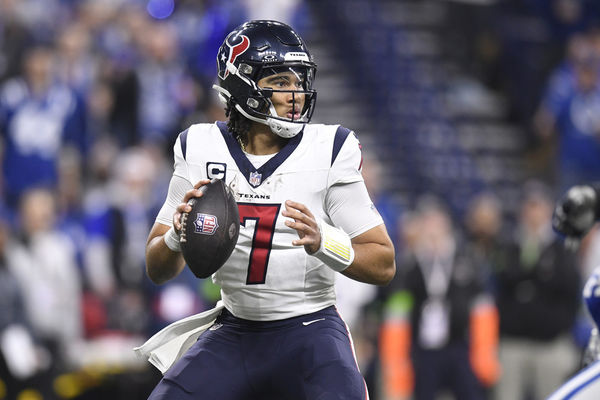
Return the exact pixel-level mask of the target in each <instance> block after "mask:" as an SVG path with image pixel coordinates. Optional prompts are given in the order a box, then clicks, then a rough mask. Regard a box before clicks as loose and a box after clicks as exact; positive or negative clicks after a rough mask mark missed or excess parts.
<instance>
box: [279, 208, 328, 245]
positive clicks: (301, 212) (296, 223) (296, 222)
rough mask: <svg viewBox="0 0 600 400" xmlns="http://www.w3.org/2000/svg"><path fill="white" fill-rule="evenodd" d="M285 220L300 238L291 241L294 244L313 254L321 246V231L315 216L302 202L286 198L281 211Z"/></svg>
mask: <svg viewBox="0 0 600 400" xmlns="http://www.w3.org/2000/svg"><path fill="white" fill-rule="evenodd" d="M281 215H283V216H284V217H288V218H292V219H293V221H292V220H286V221H285V224H286V225H287V226H289V227H290V228H292V229H295V230H296V232H298V236H299V237H300V239H298V240H294V241H292V244H293V245H294V246H304V249H305V250H306V252H307V253H308V254H314V253H316V252H317V250H319V247H320V246H321V232H320V231H319V224H318V223H317V220H316V219H315V216H314V215H313V214H312V213H311V212H310V210H309V209H308V208H307V207H306V206H305V205H304V204H302V203H297V202H295V201H291V200H286V202H285V210H283V211H282V212H281Z"/></svg>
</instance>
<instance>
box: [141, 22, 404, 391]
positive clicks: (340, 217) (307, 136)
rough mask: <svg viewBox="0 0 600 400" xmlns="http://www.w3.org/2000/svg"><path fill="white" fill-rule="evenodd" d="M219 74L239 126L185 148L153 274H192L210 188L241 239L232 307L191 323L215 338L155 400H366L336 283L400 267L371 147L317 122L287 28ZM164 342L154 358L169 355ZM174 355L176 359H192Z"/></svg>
mask: <svg viewBox="0 0 600 400" xmlns="http://www.w3.org/2000/svg"><path fill="white" fill-rule="evenodd" d="M217 66H218V84H216V85H214V88H215V89H216V90H217V91H218V93H219V97H220V99H221V100H222V101H223V102H224V103H225V104H226V115H227V116H228V118H229V119H228V121H227V122H216V123H214V124H197V125H192V126H191V127H189V128H188V129H187V130H185V131H184V132H182V133H181V134H180V135H179V137H178V138H177V140H176V143H175V145H174V153H175V167H174V168H175V171H174V174H173V177H172V179H171V183H170V186H169V192H168V195H167V199H166V201H165V203H164V206H163V208H162V209H161V211H160V212H159V214H158V217H157V219H156V223H155V224H154V226H153V228H152V230H151V232H150V235H149V238H148V243H147V248H146V263H147V273H148V276H149V277H150V279H151V280H152V281H153V282H155V283H157V284H161V283H164V282H167V281H168V280H170V279H172V278H174V277H175V276H177V275H178V274H179V273H180V272H181V271H182V270H183V269H184V268H185V261H184V259H183V257H182V256H181V253H180V247H179V232H180V229H181V223H180V216H181V214H182V213H184V212H189V211H190V210H191V207H190V206H189V205H187V202H188V200H189V199H190V198H192V197H201V195H202V194H201V191H200V190H199V189H200V188H201V187H202V186H203V185H205V184H207V183H208V182H209V181H210V179H213V178H218V179H223V180H224V181H225V183H226V184H227V185H228V186H229V187H230V188H231V189H232V190H233V192H234V193H235V195H236V200H237V202H238V207H239V213H240V223H241V227H240V235H239V239H238V242H237V245H236V248H235V250H234V251H233V254H232V255H231V257H230V258H229V260H228V261H227V262H226V263H225V265H223V267H221V269H220V270H219V271H217V272H216V273H215V274H214V275H213V280H214V281H215V283H217V284H218V285H219V286H220V287H221V297H222V302H220V304H219V305H218V306H217V307H216V308H215V309H214V310H210V311H208V312H206V313H203V314H202V316H198V319H197V320H196V322H195V325H194V324H192V325H190V326H189V328H190V329H200V327H202V326H205V327H208V326H210V328H209V329H208V330H205V331H204V332H203V333H201V334H200V333H198V335H200V336H199V339H198V340H197V341H195V343H193V345H191V348H190V349H189V350H188V351H187V352H186V353H185V354H183V356H182V357H181V358H180V359H179V360H178V361H176V362H175V363H174V364H171V363H170V362H167V363H166V364H165V361H164V360H158V361H156V360H154V361H153V363H154V364H155V365H160V366H162V368H161V370H162V372H163V373H164V378H163V379H162V380H161V381H160V383H159V384H158V386H157V387H156V388H155V390H154V391H153V393H152V394H151V396H150V398H151V399H173V398H177V399H192V398H194V399H199V398H203V399H204V398H206V399H220V400H228V399H231V400H233V399H254V398H256V399H271V398H273V399H288V400H291V399H317V398H318V399H366V398H368V394H367V388H366V385H365V383H364V379H363V377H362V376H361V373H360V372H359V369H358V367H357V363H356V360H355V357H354V350H353V345H352V339H351V337H350V334H349V333H348V330H347V327H346V324H345V323H344V321H343V320H342V319H341V317H340V316H339V314H338V312H337V310H336V308H335V303H336V299H335V291H334V282H335V276H336V272H341V273H343V274H344V275H346V276H347V277H350V278H352V279H355V280H358V281H361V282H366V283H370V284H376V285H386V284H387V283H389V282H390V280H391V279H392V278H393V276H394V273H395V262H394V246H393V244H392V242H391V240H390V238H389V236H388V233H387V231H386V228H385V225H384V223H383V220H382V218H381V216H380V215H379V213H378V212H377V210H376V208H375V206H374V205H373V203H372V201H371V199H370V198H369V194H368V192H367V189H366V187H365V184H364V182H363V178H362V176H361V167H362V157H361V151H360V145H359V142H358V140H357V138H356V136H355V135H354V134H353V132H352V131H351V130H349V129H346V128H344V127H342V126H339V125H317V124H313V125H309V124H308V123H309V122H310V119H311V116H312V113H313V111H314V107H315V101H316V91H315V90H314V89H313V88H312V84H313V80H314V77H315V72H316V64H315V63H314V62H313V59H312V58H311V56H310V54H309V52H308V50H307V48H306V45H305V43H304V42H303V40H302V39H301V38H300V37H299V35H298V34H297V33H296V32H295V31H294V30H293V29H292V28H290V27H289V26H288V25H285V24H283V23H280V22H276V21H265V20H256V21H250V22H247V23H245V24H243V25H241V26H239V27H238V28H236V29H235V30H234V31H233V32H231V33H230V34H229V35H228V36H227V38H226V39H225V41H224V43H223V44H222V46H221V48H220V49H219V52H218V55H217ZM215 318H216V322H214V323H213V321H214V320H215ZM176 324H177V323H176ZM181 326H182V325H179V326H177V325H174V326H173V327H172V328H173V330H172V331H171V332H172V333H173V335H170V337H173V336H177V335H180V334H181V333H182V330H181V329H177V328H178V327H179V328H180V327H181ZM166 329H167V332H169V331H168V329H169V328H166ZM204 329H205V328H204ZM200 330H202V329H200ZM157 335H158V338H159V339H160V337H165V336H169V335H168V334H167V335H164V336H161V332H159V334H157ZM156 338H157V337H155V338H153V339H155V340H157V339H156ZM193 338H194V339H195V337H193ZM153 339H150V341H149V342H147V345H145V346H142V350H143V351H142V353H143V354H147V355H150V356H151V358H152V357H154V358H156V357H159V358H160V356H159V355H158V354H157V353H156V352H154V353H152V350H153V349H152V348H154V350H156V348H157V346H153V345H152V346H150V344H152V343H153ZM187 342H188V343H189V341H187ZM176 347H177V348H176V349H174V350H173V351H171V352H170V353H177V354H178V355H180V354H181V353H182V351H181V350H180V348H181V346H176ZM183 348H185V346H184V347H183ZM175 358H177V357H175ZM151 361H152V360H151ZM171 365H172V366H171Z"/></svg>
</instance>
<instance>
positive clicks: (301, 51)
mask: <svg viewBox="0 0 600 400" xmlns="http://www.w3.org/2000/svg"><path fill="white" fill-rule="evenodd" d="M217 68H218V84H216V85H213V88H214V89H216V90H217V91H218V92H219V98H221V100H222V101H224V102H229V103H230V104H232V105H234V107H235V108H236V110H237V111H239V112H240V113H241V114H242V115H244V116H245V117H246V118H248V119H250V120H252V121H255V122H259V123H262V124H265V125H268V126H269V127H270V128H271V130H272V131H273V132H274V133H275V134H277V135H279V136H282V137H293V136H295V135H297V134H298V133H299V132H300V131H301V130H302V128H303V127H304V124H306V123H308V122H309V121H310V119H311V117H312V114H313V111H314V106H315V102H316V95H317V93H316V91H315V90H313V89H312V84H313V81H314V77H315V73H316V65H315V63H314V62H313V61H312V59H311V56H310V54H309V53H308V49H307V48H306V45H305V44H304V42H303V41H302V39H301V38H300V36H298V34H296V33H295V32H294V31H293V30H292V28H290V27H289V26H288V25H286V24H283V23H280V22H276V21H262V20H261V21H250V22H247V23H245V24H243V25H241V26H240V27H238V28H236V29H235V30H234V31H233V32H231V33H230V34H229V35H228V36H227V38H226V39H225V41H224V42H223V44H222V45H221V47H220V49H219V52H218V55H217ZM272 75H284V76H288V77H290V79H291V80H294V81H295V82H296V83H297V85H296V86H295V87H294V88H293V90H290V89H289V88H286V89H285V90H283V89H278V88H277V87H269V86H268V85H267V86H265V85H261V86H263V87H261V86H259V85H258V82H259V81H260V80H261V79H263V78H267V77H269V76H272ZM279 93H291V99H292V101H291V105H292V107H293V109H294V110H297V108H298V107H299V104H300V103H301V96H303V100H304V102H303V104H302V109H301V110H297V111H294V112H292V113H291V115H290V113H288V115H286V116H281V115H278V114H277V112H276V111H275V106H274V104H273V102H272V97H273V96H274V95H278V94H279Z"/></svg>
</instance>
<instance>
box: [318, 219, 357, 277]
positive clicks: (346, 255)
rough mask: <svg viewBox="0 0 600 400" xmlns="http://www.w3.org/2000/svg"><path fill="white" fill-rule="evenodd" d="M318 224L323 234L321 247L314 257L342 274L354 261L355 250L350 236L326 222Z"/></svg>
mask: <svg viewBox="0 0 600 400" xmlns="http://www.w3.org/2000/svg"><path fill="white" fill-rule="evenodd" d="M318 223H319V231H320V232H321V246H320V247H319V250H318V251H317V252H316V253H314V254H313V256H315V257H317V258H318V259H319V260H321V261H323V262H324V263H325V264H326V265H327V266H328V267H329V268H331V269H333V270H334V271H337V272H342V271H343V270H345V269H346V268H348V267H349V266H350V264H352V261H354V249H353V248H352V242H351V241H350V236H348V234H347V233H346V232H344V231H343V230H341V229H339V228H336V227H334V226H331V225H329V224H328V223H326V222H325V221H322V220H319V221H318Z"/></svg>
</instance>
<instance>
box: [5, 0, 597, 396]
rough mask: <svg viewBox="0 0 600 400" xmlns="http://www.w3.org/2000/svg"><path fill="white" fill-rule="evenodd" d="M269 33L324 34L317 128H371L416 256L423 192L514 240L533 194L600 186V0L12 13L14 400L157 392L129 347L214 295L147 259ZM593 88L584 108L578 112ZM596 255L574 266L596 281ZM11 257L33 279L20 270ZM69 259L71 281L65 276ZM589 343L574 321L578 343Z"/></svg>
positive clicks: (9, 186)
mask: <svg viewBox="0 0 600 400" xmlns="http://www.w3.org/2000/svg"><path fill="white" fill-rule="evenodd" d="M253 18H261V19H278V20H281V21H284V22H287V23H289V24H291V25H292V26H293V27H295V28H296V29H297V30H298V31H299V33H300V34H301V35H302V36H303V37H304V39H305V40H306V41H307V43H308V45H309V48H310V49H311V51H312V53H313V56H314V58H315V61H316V63H317V65H318V72H317V80H316V84H315V87H316V89H317V91H318V101H317V109H316V112H315V115H314V117H313V121H314V122H323V123H342V124H343V125H344V126H346V127H349V128H351V129H353V130H355V131H356V132H357V134H358V136H359V138H360V140H361V142H362V144H363V149H364V152H365V162H366V164H365V168H367V167H368V169H369V170H368V171H366V173H367V174H369V176H368V184H369V185H370V187H369V188H370V190H371V191H372V195H373V197H374V200H376V203H377V205H378V207H379V209H380V210H381V212H382V214H383V215H384V218H385V219H386V223H387V225H388V229H389V230H390V233H391V236H392V238H393V240H394V241H395V244H396V246H397V249H398V250H397V252H398V254H399V257H401V255H402V251H403V249H404V248H405V246H406V243H405V241H406V235H407V234H409V233H407V232H408V229H407V228H406V226H407V225H408V224H406V225H405V224H404V222H405V221H407V220H409V219H410V218H409V217H410V216H411V215H412V214H413V211H414V210H416V209H418V207H419V203H420V202H421V201H422V199H423V196H424V195H427V196H435V197H437V198H438V199H441V200H442V201H443V202H444V203H445V204H447V207H448V210H449V213H450V215H451V218H452V219H453V221H455V222H456V226H457V230H461V229H463V228H464V218H465V216H466V215H467V213H468V207H469V205H470V204H472V200H473V199H474V198H475V197H476V196H477V195H479V194H480V193H482V192H485V193H488V194H492V195H493V196H494V197H495V198H496V199H497V200H498V202H499V203H500V205H501V212H502V217H503V225H502V229H501V231H502V233H503V234H506V235H509V236H510V232H511V231H512V230H513V228H514V226H515V225H516V220H517V216H518V212H519V211H518V210H519V207H520V203H521V201H522V197H523V194H524V193H523V191H524V188H525V187H527V185H528V184H530V183H531V182H532V181H535V182H536V183H537V184H544V185H545V186H546V188H547V189H548V190H549V192H550V193H551V195H552V196H553V197H557V196H559V195H560V194H561V193H562V192H563V191H564V189H565V188H566V187H567V186H569V185H571V184H574V183H577V182H585V181H589V180H593V179H596V178H598V177H600V146H597V145H596V144H595V141H596V140H597V139H595V137H594V135H596V137H597V135H599V134H600V117H599V116H600V86H598V83H597V73H598V71H599V70H598V66H599V60H600V29H599V27H600V26H599V25H597V23H598V22H599V18H600V5H598V4H597V3H595V2H594V1H592V0H589V1H586V0H553V1H546V0H497V1H495V0H470V1H442V0H439V1H434V0H426V1H408V0H405V1H400V0H377V1H369V0H344V1H333V0H304V1H303V0H270V1H267V0H265V1H261V0H228V1H217V0H204V1H202V0H196V1H186V0H148V1H147V0H109V1H90V0H87V1H86V0H18V1H17V0H0V134H1V138H2V147H1V149H2V153H1V159H2V162H3V167H2V168H3V175H2V180H1V181H0V192H1V193H2V199H1V202H0V205H1V210H0V220H1V224H0V225H1V229H0V231H1V234H0V239H1V240H0V252H1V254H2V259H3V268H2V282H3V284H4V283H6V287H9V288H10V287H12V288H15V290H12V291H8V290H6V291H3V294H0V297H2V300H1V301H2V304H3V308H2V311H0V313H1V314H2V315H1V318H0V320H1V324H0V330H2V331H3V332H8V331H10V332H13V333H14V328H15V326H17V323H18V324H19V325H18V326H21V327H24V328H23V329H25V330H26V331H27V332H29V334H27V333H26V334H22V333H20V334H19V333H18V334H14V335H12V336H11V335H4V334H3V337H13V338H15V337H16V338H17V339H15V340H16V342H15V341H13V342H10V341H8V340H4V341H3V342H2V344H1V345H0V348H2V351H3V352H4V353H5V354H4V359H5V360H3V361H2V363H1V364H2V365H0V367H1V369H0V372H1V374H0V379H2V382H1V384H0V398H12V397H11V396H17V394H15V393H17V392H15V393H12V392H11V390H12V389H11V388H12V387H17V388H18V393H20V394H19V396H21V397H19V398H20V399H21V400H23V399H41V398H44V399H46V398H68V399H95V398H107V397H109V396H110V397H111V398H113V399H115V400H116V399H137V398H139V399H142V398H146V396H147V395H148V393H149V391H150V390H151V389H152V386H153V385H154V384H155V382H156V380H157V379H158V375H157V372H156V371H154V370H153V369H152V368H151V367H150V366H149V365H147V364H146V363H145V362H143V361H140V360H136V359H135V358H134V355H133V352H131V348H132V347H134V346H135V345H139V344H140V343H141V342H142V341H143V340H144V338H146V337H148V336H149V335H151V334H152V333H154V332H156V331H157V330H159V329H160V328H161V327H163V326H165V325H166V324H168V323H169V322H171V321H174V320H176V319H178V318H181V317H183V316H186V315H189V314H191V313H194V312H198V311H201V310H203V309H206V308H208V307H210V306H211V305H212V304H213V303H214V302H215V301H216V299H217V297H216V296H218V291H217V289H216V288H215V287H213V286H212V285H211V284H210V282H203V281H198V280H196V279H194V278H193V277H192V276H191V274H189V273H184V274H183V275H182V276H180V277H179V278H178V279H177V280H175V281H173V282H171V283H169V284H167V285H164V286H161V287H156V286H153V285H152V284H151V283H150V282H149V280H148V279H147V278H145V276H144V262H143V258H144V245H145V240H146V235H147V232H148V231H149V228H150V226H151V224H152V222H153V218H154V216H155V215H156V211H157V209H158V208H159V207H160V206H161V204H162V200H163V198H164V195H165V193H166V189H167V185H168V180H169V177H170V170H171V166H172V150H171V146H172V143H173V141H174V139H175V138H176V135H177V134H178V133H179V132H180V131H182V130H183V129H185V128H186V127H187V126H188V125H189V124H191V123H194V122H212V121H214V120H217V119H223V118H224V115H223V111H222V109H221V106H220V104H218V102H217V101H216V100H215V96H214V94H213V93H212V90H211V89H210V86H211V84H212V82H213V79H214V76H215V61H214V60H215V55H216V51H217V48H218V46H219V45H220V43H221V42H222V40H223V38H224V36H225V34H226V33H227V32H229V31H230V30H231V29H232V28H234V27H235V26H237V25H239V24H240V23H241V22H243V21H245V20H248V19H253ZM590 71H592V72H593V73H591V74H590ZM586 73H587V75H586ZM584 79H588V81H591V83H589V88H591V89H588V90H587V91H586V93H585V94H586V96H585V98H586V101H581V102H572V103H569V104H570V108H569V110H570V112H569V113H567V114H569V115H566V116H565V115H564V113H563V114H561V112H562V111H561V110H562V109H563V108H561V107H562V106H563V105H564V104H565V102H568V100H567V97H569V96H575V95H573V94H572V92H573V91H576V88H575V87H576V86H577V85H576V84H575V83H574V82H578V81H579V80H584ZM28 87H29V88H35V89H34V90H27V88H28ZM567 92H568V93H567ZM570 119H572V121H571V120H570ZM573 130H579V134H580V136H581V131H583V135H584V136H585V140H587V141H581V140H580V139H578V137H577V134H578V133H573V132H572V131H573ZM578 140H579V141H578ZM583 150H585V151H583ZM582 151H583V153H585V155H584V156H582V154H583V153H582ZM594 158H597V159H598V164H599V165H596V163H595V162H594ZM52 202H55V207H52ZM48 205H50V206H48ZM40 209H41V210H40ZM37 232H45V233H47V232H51V233H52V235H51V236H52V237H51V240H50V239H49V240H48V241H47V243H46V247H44V246H40V247H36V246H35V245H34V244H32V242H35V240H34V238H35V236H36V233H37ZM596 241H597V239H595V237H594V235H592V236H591V238H590V239H589V240H588V241H587V242H586V243H584V246H582V248H581V249H580V251H579V261H580V262H579V263H578V265H574V266H573V268H579V269H580V270H581V272H582V276H584V277H585V275H586V274H587V273H589V270H590V268H591V267H592V266H594V264H595V263H597V258H598V254H599V253H598V244H596V243H595V242H596ZM34 249H36V250H34ZM43 249H46V251H43ZM14 253H16V254H17V256H14ZM19 257H20V258H19ZM12 260H17V261H16V262H17V263H18V262H22V263H24V264H27V265H28V266H27V267H25V266H17V267H16V268H20V270H21V271H24V272H22V273H20V274H19V273H17V274H14V273H9V272H7V271H12V270H11V268H15V266H14V265H13V266H12V267H11V268H4V266H5V264H8V263H10V262H14V261H12ZM53 261H54V262H55V263H62V264H64V265H69V268H70V269H68V268H67V269H66V270H68V271H71V272H72V274H71V275H66V276H60V277H56V276H54V275H52V274H53V272H52V271H55V270H54V269H53V268H54V266H52V265H51V264H52V262H53ZM42 265H48V268H47V271H45V272H44V271H42V270H43V269H44V267H40V269H39V270H37V269H36V268H37V267H38V266H42ZM399 265H401V263H399ZM38 273H39V274H40V276H38V277H37V278H36V279H33V278H31V277H32V276H33V275H37V274H38ZM11 275H15V276H11ZM23 275H25V278H23ZM27 275H29V277H30V279H27ZM11 279H14V282H16V285H12V284H11V282H13V280H11ZM360 289H361V290H364V293H363V292H361V291H360V290H358V289H357V288H354V287H353V288H352V289H347V288H346V289H344V287H343V285H341V286H340V300H341V303H342V304H340V307H345V309H346V311H344V312H343V313H345V315H346V316H347V317H346V318H347V319H349V320H350V321H349V322H351V326H352V327H353V329H354V330H356V333H355V335H356V336H357V338H358V339H357V343H358V344H359V346H360V349H359V355H362V357H364V358H362V359H361V361H364V363H365V365H366V367H365V368H367V369H368V370H369V371H372V372H370V373H372V382H379V380H380V378H378V376H380V368H379V367H378V366H377V362H376V360H377V338H378V327H379V324H380V323H381V307H382V305H381V304H382V302H383V301H384V300H383V299H384V297H385V293H380V292H374V291H372V290H369V289H364V288H360ZM348 290H350V291H353V292H352V293H353V294H356V293H359V292H360V293H361V295H360V296H358V295H357V296H349V295H348V292H347V291H348ZM356 290H358V291H356ZM9 292H10V293H11V294H9ZM12 292H21V294H20V295H19V296H21V297H22V298H23V304H22V305H21V306H22V307H24V310H25V311H23V310H22V309H21V308H19V307H21V306H17V305H15V303H14V301H13V300H14V298H17V297H18V296H17V295H14V293H12ZM40 292H43V293H47V296H46V297H44V296H39V295H38V296H37V297H36V296H34V295H32V293H40ZM13 295H14V296H17V297H12V296H13ZM32 308H33V309H35V312H32V311H31V309H32ZM342 310H343V309H342ZM583 319H585V317H583ZM10 329H12V331H11V330H10ZM588 331H589V324H587V325H586V323H585V322H581V323H580V324H579V325H578V326H574V327H573V338H574V342H575V343H577V344H578V346H580V347H581V346H582V345H583V343H585V338H586V333H587V332H588ZM15 335H16V336H15ZM28 337H29V338H31V340H32V343H29V344H28V342H27V340H26V339H23V338H28ZM19 340H21V341H19ZM22 340H25V344H23V341H22ZM15 346H16V347H15ZM19 346H21V347H19ZM9 347H11V348H13V351H14V349H15V348H17V349H19V350H18V352H22V353H20V354H28V353H27V352H28V351H29V350H28V349H30V350H31V349H33V350H31V351H33V353H32V354H34V353H35V355H32V357H34V358H36V359H38V364H39V363H40V362H39V359H40V358H41V359H42V360H45V364H44V362H41V364H42V365H45V367H43V368H42V367H40V366H39V365H38V367H39V368H40V369H39V371H38V372H37V373H35V374H33V375H32V373H30V371H29V369H28V364H27V362H25V363H24V366H23V365H21V367H20V368H21V370H19V367H15V366H12V368H13V370H12V374H10V373H9V371H10V370H11V367H10V361H7V359H10V358H11V356H10V354H8V355H7V353H10V352H11V351H10V350H7V348H9ZM40 354H41V356H40ZM373 360H375V361H373ZM32 363H33V364H35V362H33V361H32ZM33 364H30V365H29V367H30V366H31V365H33ZM373 365H375V366H373ZM38 367H36V368H38ZM14 368H17V373H16V377H15V376H13V375H15V370H14ZM365 368H363V369H365ZM18 371H21V372H20V373H19V372H18ZM28 371H29V372H28ZM19 374H21V375H19ZM19 376H20V377H19ZM372 390H373V398H375V399H377V398H383V397H378V390H377V389H376V388H373V389H372ZM3 396H4V397H3Z"/></svg>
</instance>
